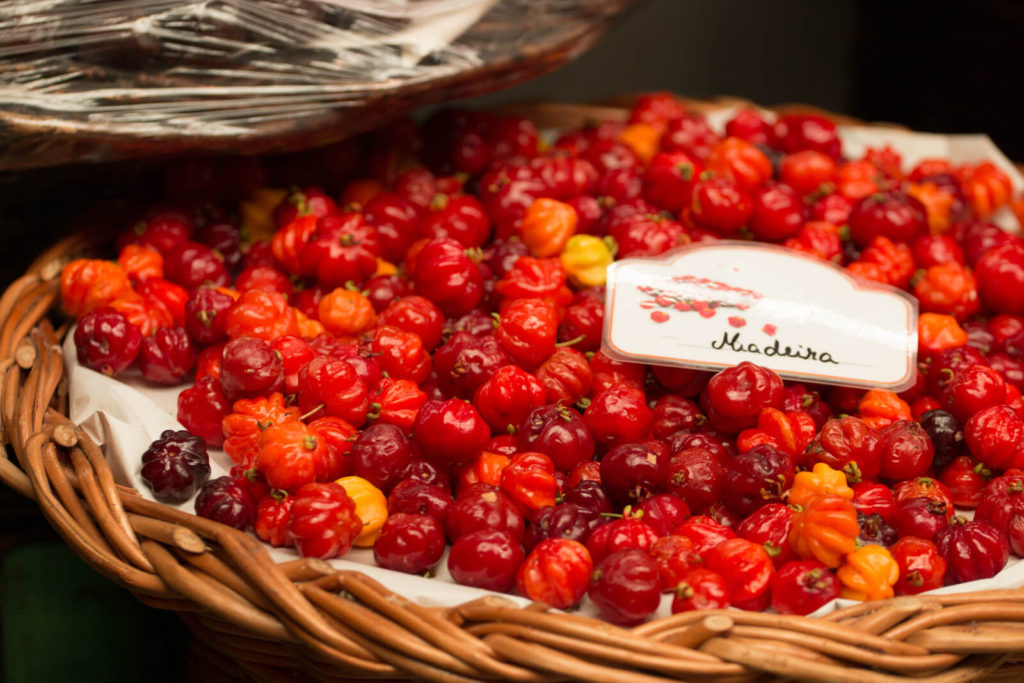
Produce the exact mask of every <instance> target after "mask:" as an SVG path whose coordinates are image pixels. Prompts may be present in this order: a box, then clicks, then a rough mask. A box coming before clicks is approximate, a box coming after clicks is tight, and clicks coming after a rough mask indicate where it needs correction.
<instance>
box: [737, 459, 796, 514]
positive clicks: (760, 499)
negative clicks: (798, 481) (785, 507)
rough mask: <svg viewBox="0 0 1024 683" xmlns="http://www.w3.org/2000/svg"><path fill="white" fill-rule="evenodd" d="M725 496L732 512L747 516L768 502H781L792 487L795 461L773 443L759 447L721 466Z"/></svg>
mask: <svg viewBox="0 0 1024 683" xmlns="http://www.w3.org/2000/svg"><path fill="white" fill-rule="evenodd" d="M722 474H723V477H722V497H723V500H722V502H724V503H725V504H726V505H727V506H728V507H729V509H730V510H732V511H733V512H735V513H737V514H739V515H748V514H750V513H751V512H753V511H754V510H756V509H757V508H759V507H761V506H762V505H764V504H765V502H774V501H781V500H782V498H783V495H784V494H785V492H786V491H787V490H788V489H789V488H790V487H791V486H792V485H793V477H794V476H795V475H796V468H795V465H794V463H793V459H792V458H790V457H789V456H788V455H787V454H786V453H784V452H782V451H780V450H779V449H777V448H775V447H774V446H772V445H771V444H759V445H757V446H754V447H753V448H751V449H750V450H749V451H747V452H745V453H740V454H739V455H736V456H734V457H732V458H730V459H728V460H726V461H725V462H723V463H722Z"/></svg>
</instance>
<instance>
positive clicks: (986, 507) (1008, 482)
mask: <svg viewBox="0 0 1024 683" xmlns="http://www.w3.org/2000/svg"><path fill="white" fill-rule="evenodd" d="M1021 516H1024V476H1021V475H1019V474H1004V475H1003V476H1001V477H996V478H995V479H993V480H992V481H990V482H989V483H988V486H986V487H985V491H984V494H983V498H982V501H981V503H980V504H979V505H978V508H977V509H976V510H975V511H974V518H975V519H981V520H984V521H986V522H990V523H992V524H993V525H994V526H995V527H996V528H997V529H999V530H1000V531H1002V532H1003V533H1005V534H1007V535H1009V534H1010V525H1011V523H1012V521H1013V519H1014V518H1015V517H1021Z"/></svg>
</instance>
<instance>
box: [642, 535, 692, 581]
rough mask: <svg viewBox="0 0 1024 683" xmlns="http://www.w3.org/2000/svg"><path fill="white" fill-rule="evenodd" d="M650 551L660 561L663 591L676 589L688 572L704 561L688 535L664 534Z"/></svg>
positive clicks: (659, 567)
mask: <svg viewBox="0 0 1024 683" xmlns="http://www.w3.org/2000/svg"><path fill="white" fill-rule="evenodd" d="M648 552H649V553H650V554H651V557H653V558H654V561H655V562H657V563H658V573H659V574H660V576H661V590H662V591H663V592H665V591H674V590H675V589H676V586H678V585H679V583H680V582H681V581H682V580H683V576H684V575H685V574H686V573H687V572H689V571H690V570H691V569H694V568H696V567H700V566H702V565H703V563H704V561H703V560H702V559H701V558H700V556H699V555H698V554H697V553H696V552H694V550H693V541H691V540H690V539H689V538H687V537H686V536H676V535H673V534H669V535H665V536H662V537H661V538H659V539H658V540H657V541H655V542H654V543H653V544H652V545H651V547H650V548H648Z"/></svg>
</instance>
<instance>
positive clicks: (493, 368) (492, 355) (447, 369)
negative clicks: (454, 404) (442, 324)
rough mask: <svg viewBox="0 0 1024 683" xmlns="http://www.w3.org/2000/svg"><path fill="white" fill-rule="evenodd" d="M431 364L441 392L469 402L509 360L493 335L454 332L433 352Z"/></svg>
mask: <svg viewBox="0 0 1024 683" xmlns="http://www.w3.org/2000/svg"><path fill="white" fill-rule="evenodd" d="M433 362H434V368H435V370H436V373H437V376H438V385H439V386H440V388H441V389H442V390H443V391H444V392H445V393H448V394H451V395H454V396H458V397H460V398H465V399H469V398H472V397H473V394H474V393H475V392H476V390H477V389H478V388H479V387H480V386H481V385H483V383H484V382H486V381H487V380H488V379H490V378H491V376H492V375H493V374H494V373H495V372H497V370H498V368H500V367H502V366H504V365H507V364H508V363H509V356H508V353H507V352H506V351H505V349H504V348H503V347H502V345H501V343H500V342H499V341H498V339H497V337H495V336H494V335H485V336H482V337H477V336H474V335H472V334H470V333H469V332H456V333H455V334H454V335H452V337H451V338H450V339H449V340H448V341H447V342H446V343H444V344H442V345H441V346H440V347H438V349H437V351H435V352H434V357H433Z"/></svg>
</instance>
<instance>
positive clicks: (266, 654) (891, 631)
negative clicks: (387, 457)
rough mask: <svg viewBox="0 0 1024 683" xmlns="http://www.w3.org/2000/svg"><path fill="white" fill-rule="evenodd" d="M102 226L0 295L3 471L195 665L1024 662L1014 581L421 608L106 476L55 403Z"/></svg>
mask: <svg viewBox="0 0 1024 683" xmlns="http://www.w3.org/2000/svg"><path fill="white" fill-rule="evenodd" d="M535 113H536V112H535ZM549 113H551V112H549ZM555 113H556V114H557V115H558V116H564V115H565V112H562V111H560V110H559V111H555ZM570 113H571V114H572V115H574V116H585V117H589V116H590V115H591V114H593V110H586V111H583V112H582V113H581V111H579V110H574V111H573V112H570ZM562 122H565V121H564V119H563V120H562ZM96 243H98V239H97V238H96V237H93V236H90V235H88V234H86V233H79V234H75V235H73V236H71V237H68V238H66V239H65V240H63V241H62V242H60V243H59V244H57V245H56V246H54V247H53V248H51V249H50V250H48V251H47V252H46V253H44V254H43V255H42V256H40V257H39V259H37V261H36V262H35V263H34V264H33V265H32V266H31V267H30V268H29V269H28V271H27V273H26V274H25V275H24V276H22V277H21V278H19V279H18V280H16V281H15V282H14V283H12V284H11V285H10V287H8V289H7V290H6V292H5V293H4V294H3V296H2V297H0V376H2V385H0V418H2V423H0V427H2V431H0V436H2V438H3V440H4V443H5V445H6V447H7V448H6V449H5V454H6V457H5V458H0V480H2V481H3V482H4V483H5V484H6V485H7V486H9V487H11V488H13V489H15V490H17V491H18V492H19V493H21V494H22V495H24V496H26V497H29V498H32V499H34V500H35V501H36V502H37V503H38V505H39V507H40V509H41V511H42V513H43V514H44V515H45V517H46V518H47V520H49V522H50V523H51V524H52V525H53V526H54V527H55V528H56V529H57V531H58V532H59V533H60V534H61V536H62V537H63V538H64V539H65V541H66V542H67V543H68V544H69V545H70V546H71V547H72V548H73V549H74V551H75V552H76V553H77V554H78V555H80V556H81V557H82V558H83V559H85V561H87V562H88V563H89V564H90V565H91V566H92V567H93V568H95V569H96V570H97V571H98V572H100V573H101V574H103V575H104V576H106V577H107V578H108V579H110V580H111V581H113V582H115V583H117V584H118V585H120V586H123V587H124V588H126V589H127V590H129V591H131V592H132V593H133V594H134V595H135V596H136V597H137V598H138V599H139V600H140V601H142V602H143V603H145V604H147V605H150V606H152V607H155V608H159V609H168V610H174V611H176V612H178V613H179V614H180V615H181V618H182V619H183V620H184V621H185V622H186V623H187V624H188V626H189V627H190V629H191V630H192V631H193V633H194V634H195V635H196V636H197V637H196V638H195V640H196V641H197V643H198V646H197V649H196V652H195V653H193V654H194V655H195V656H196V657H199V658H202V659H204V660H208V663H209V665H210V666H208V667H207V668H206V671H205V672H204V673H205V674H206V677H210V676H214V672H219V675H220V676H221V680H236V676H237V671H238V669H240V670H241V672H242V673H243V674H244V675H245V676H246V677H247V678H248V679H250V680H255V681H291V680H315V681H334V680H344V679H352V678H356V679H372V678H381V679H407V678H422V679H427V680H435V681H477V680H509V681H529V682H534V681H536V682H540V681H560V680H581V681H594V682H601V681H608V682H612V681H614V682H616V683H617V682H619V681H623V680H630V681H640V682H645V681H651V682H653V681H668V680H679V679H685V680H690V679H714V680H716V681H718V680H730V681H731V680H752V679H757V678H763V677H782V678H794V679H801V680H821V681H851V682H854V681H855V682H856V683H867V682H872V681H896V680H904V679H905V677H908V676H912V677H915V678H918V679H919V680H926V681H936V682H938V681H964V680H974V679H979V678H989V679H992V680H1007V681H1009V680H1020V678H1021V677H1022V676H1024V666H1020V665H1018V664H1017V663H1018V662H1019V661H1021V660H1024V590H1003V591H986V592H975V593H966V594H960V595H944V596H918V597H905V598H897V599H893V600H885V601H877V602H868V603H862V604H858V605H855V606H853V607H850V608H846V609H842V610H839V611H837V612H833V613H832V614H829V615H828V616H827V617H824V618H820V619H811V618H806V617H796V616H784V615H776V614H764V613H754V612H743V611H724V610H723V611H710V612H690V613H683V614H679V615H674V616H671V617H667V618H664V619H660V620H657V621H652V622H649V623H646V624H643V625H642V626H639V627H636V628H634V629H622V628H618V627H615V626H612V625H609V624H607V623H604V622H601V621H597V620H594V619H589V618H583V617H579V616H576V615H572V614H565V613H562V612H557V611H553V610H549V609H548V608H547V607H546V606H545V605H541V604H534V605H531V606H529V607H526V608H519V607H517V606H516V605H515V604H513V603H512V602H511V601H507V600H503V599H501V598H497V597H493V598H484V599H480V600H475V601H473V602H469V603H466V604H463V605H460V606H457V607H453V608H444V609H441V608H429V607H424V606H421V605H417V604H415V603H412V602H410V601H408V600H406V599H405V598H403V597H402V596H400V595H397V594H395V593H394V592H392V591H390V590H388V589H387V588H386V587H385V586H383V585H381V584H380V583H379V582H377V581H374V580H373V579H370V578H369V577H367V576H365V575H362V574H360V573H358V572H353V571H335V570H334V569H332V568H331V567H330V566H329V565H327V564H326V563H324V562H322V561H319V560H315V559H299V560H294V561H291V562H284V563H280V564H275V562H274V561H273V560H272V559H271V558H270V556H269V554H268V553H267V551H266V550H265V548H264V546H263V545H262V544H261V543H260V542H259V541H258V540H257V539H255V538H254V537H252V536H250V535H248V534H245V533H242V532H240V531H237V530H235V529H231V528H229V527H226V526H223V525H221V524H218V523H216V522H212V521H210V520H207V519H203V518H199V517H196V516H194V515H190V514H187V513H184V512H181V511H178V510H175V509H172V508H170V507H166V506H163V505H160V504H158V503H153V502H150V501H147V500H145V499H143V498H142V497H141V496H140V495H139V494H138V493H137V492H135V491H134V490H132V489H129V488H126V487H123V486H119V485H117V484H116V483H115V482H114V478H113V475H112V473H111V470H110V467H109V465H108V464H107V462H106V460H105V459H104V456H103V454H102V452H101V451H100V449H99V447H98V446H97V445H96V444H95V443H94V442H93V441H92V440H91V439H90V438H89V436H88V435H87V434H85V433H84V432H83V431H82V430H81V429H80V428H79V427H78V426H77V425H75V424H74V423H72V422H71V421H70V420H69V419H68V417H67V416H66V415H67V411H66V407H67V386H66V379H65V377H64V372H63V362H62V357H61V350H60V342H61V339H62V337H63V336H64V334H65V333H66V331H67V323H66V322H65V323H60V322H58V323H55V322H54V321H61V320H62V318H61V317H60V315H59V313H58V308H59V306H58V289H59V283H58V277H57V276H58V274H59V272H60V269H61V267H62V265H63V264H64V263H66V262H67V261H68V260H69V259H71V258H74V257H78V256H81V255H83V254H85V253H87V252H89V251H90V250H91V249H92V248H93V246H94V244H96ZM55 324H57V325H59V326H57V327H55ZM227 662H230V664H228V663H227ZM229 672H230V673H229Z"/></svg>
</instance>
